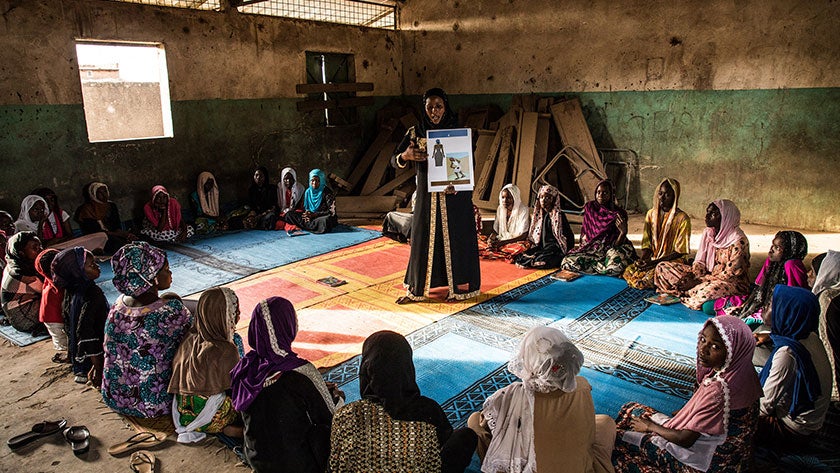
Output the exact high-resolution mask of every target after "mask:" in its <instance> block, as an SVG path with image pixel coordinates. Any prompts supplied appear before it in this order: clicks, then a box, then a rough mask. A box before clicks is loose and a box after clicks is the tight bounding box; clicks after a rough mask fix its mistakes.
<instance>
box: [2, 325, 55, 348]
mask: <svg viewBox="0 0 840 473" xmlns="http://www.w3.org/2000/svg"><path fill="white" fill-rule="evenodd" d="M0 336H2V337H3V338H5V339H6V340H8V341H10V342H12V343H14V344H15V345H17V346H19V347H25V346H27V345H32V344H33V343H35V342H40V341H41V340H46V339H48V338H50V336H49V335H38V336H37V337H33V336H32V334H29V333H26V332H20V331H18V330H17V329H16V328H14V327H12V326H11V325H0Z"/></svg>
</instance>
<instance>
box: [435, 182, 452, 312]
mask: <svg viewBox="0 0 840 473" xmlns="http://www.w3.org/2000/svg"><path fill="white" fill-rule="evenodd" d="M438 196H439V197H440V198H441V199H443V204H442V205H441V206H440V220H441V222H440V224H441V225H442V226H443V256H444V261H445V262H446V282H447V284H448V285H449V295H450V296H452V295H453V294H455V281H454V280H453V279H452V246H451V245H450V241H449V217H448V213H447V211H446V208H447V205H446V195H443V196H441V194H438Z"/></svg>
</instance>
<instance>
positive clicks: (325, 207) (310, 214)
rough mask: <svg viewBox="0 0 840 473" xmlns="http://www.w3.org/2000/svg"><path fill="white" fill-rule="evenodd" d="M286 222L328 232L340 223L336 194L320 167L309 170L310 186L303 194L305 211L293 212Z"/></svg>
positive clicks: (286, 217) (317, 231)
mask: <svg viewBox="0 0 840 473" xmlns="http://www.w3.org/2000/svg"><path fill="white" fill-rule="evenodd" d="M284 219H285V221H286V223H288V224H291V225H294V226H296V227H298V228H301V229H303V230H307V231H310V232H312V233H326V232H329V231H330V230H332V229H333V228H334V227H335V226H336V225H338V217H337V216H336V213H335V194H333V191H332V189H330V188H329V187H328V186H327V176H326V175H325V174H324V171H321V170H320V169H313V170H312V171H310V172H309V188H308V189H306V192H305V193H304V194H303V213H298V212H291V213H287V214H286V216H285V217H284Z"/></svg>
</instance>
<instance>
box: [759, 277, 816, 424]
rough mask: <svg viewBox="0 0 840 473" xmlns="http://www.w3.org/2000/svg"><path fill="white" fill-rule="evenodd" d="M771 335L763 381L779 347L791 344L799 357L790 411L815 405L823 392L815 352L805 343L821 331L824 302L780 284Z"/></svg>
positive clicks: (799, 288)
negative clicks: (804, 343)
mask: <svg viewBox="0 0 840 473" xmlns="http://www.w3.org/2000/svg"><path fill="white" fill-rule="evenodd" d="M770 316H771V317H772V324H771V327H772V328H771V331H770V338H771V339H773V352H772V353H771V354H770V358H768V359H767V363H766V364H765V365H764V368H762V369H761V384H762V386H763V385H764V383H765V381H767V378H768V377H769V376H770V369H771V367H772V366H773V357H774V356H775V355H776V352H777V351H778V350H779V348H782V347H788V349H789V350H790V351H791V354H792V355H793V358H794V360H796V375H795V377H794V380H793V398H792V399H791V403H790V413H791V414H792V415H794V416H796V415H797V414H799V413H800V412H803V411H807V410H810V409H813V408H814V401H816V399H817V398H818V397H820V395H821V394H822V388H821V387H820V378H819V376H818V375H817V369H816V367H814V361H813V360H812V359H811V353H810V352H808V349H807V348H805V346H804V345H802V342H800V340H805V339H806V338H808V336H809V335H810V334H811V332H816V331H817V326H818V324H819V321H820V302H819V300H818V299H817V296H815V295H814V294H812V293H811V291H809V290H807V289H803V288H801V287H791V286H783V285H781V284H780V285H778V286H776V288H775V289H774V290H773V311H772V313H771V315H770Z"/></svg>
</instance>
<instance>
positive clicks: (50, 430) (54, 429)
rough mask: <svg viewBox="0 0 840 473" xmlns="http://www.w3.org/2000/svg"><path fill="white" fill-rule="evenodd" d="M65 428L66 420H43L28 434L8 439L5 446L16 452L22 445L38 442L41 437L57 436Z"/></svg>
mask: <svg viewBox="0 0 840 473" xmlns="http://www.w3.org/2000/svg"><path fill="white" fill-rule="evenodd" d="M65 427H67V419H59V420H53V421H49V420H45V421H44V422H40V423H38V424H35V425H33V426H32V429H30V430H29V432H26V433H23V434H20V435H16V436H14V437H12V438H10V439H9V440H8V441H7V442H6V445H8V446H9V448H11V449H12V450H17V449H19V448H21V447H23V446H24V445H28V444H30V443H32V442H34V441H35V440H38V439H39V438H42V437H48V436H50V435H53V434H57V433H59V432H61V431H62V430H63V429H64V428H65Z"/></svg>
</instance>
